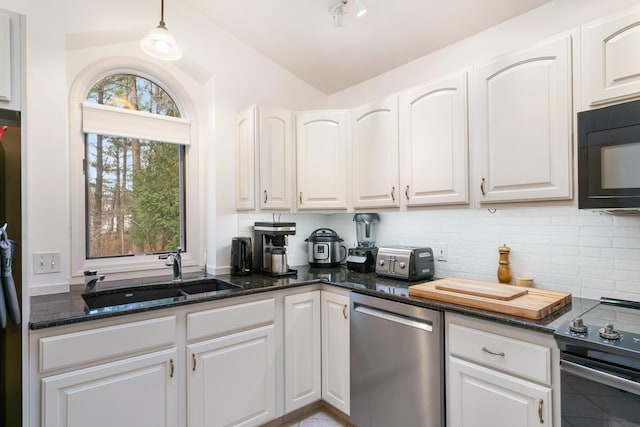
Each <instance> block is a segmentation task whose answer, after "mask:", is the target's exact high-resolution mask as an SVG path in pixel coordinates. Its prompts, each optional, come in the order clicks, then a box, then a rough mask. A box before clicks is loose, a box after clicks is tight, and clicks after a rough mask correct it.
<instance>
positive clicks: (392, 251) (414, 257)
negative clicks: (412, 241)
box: [376, 246, 434, 281]
mask: <svg viewBox="0 0 640 427" xmlns="http://www.w3.org/2000/svg"><path fill="white" fill-rule="evenodd" d="M433 273H434V263H433V251H432V250H431V248H420V247H414V246H384V247H380V248H378V255H377V257H376V274H378V275H379V276H387V277H393V278H396V279H404V280H409V281H414V280H425V279H431V278H432V277H433Z"/></svg>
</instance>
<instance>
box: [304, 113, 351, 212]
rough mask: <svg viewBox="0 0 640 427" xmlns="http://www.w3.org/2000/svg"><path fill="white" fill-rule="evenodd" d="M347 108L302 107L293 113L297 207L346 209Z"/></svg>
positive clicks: (347, 180) (306, 208) (305, 208)
mask: <svg viewBox="0 0 640 427" xmlns="http://www.w3.org/2000/svg"><path fill="white" fill-rule="evenodd" d="M348 117H349V116H348V112H347V111H304V112H300V113H298V114H297V116H296V137H297V138H296V144H297V145H296V148H297V162H296V167H297V185H298V197H297V207H298V209H299V210H323V209H332V210H344V209H347V207H348V205H347V196H348V191H347V186H348V182H349V179H348V167H349V166H348V165H349V163H348V160H349V159H348V157H349V156H348V152H349V137H348V134H347V129H348Z"/></svg>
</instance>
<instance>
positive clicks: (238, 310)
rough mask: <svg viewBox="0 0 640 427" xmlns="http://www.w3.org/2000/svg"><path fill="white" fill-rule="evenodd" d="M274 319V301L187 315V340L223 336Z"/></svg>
mask: <svg viewBox="0 0 640 427" xmlns="http://www.w3.org/2000/svg"><path fill="white" fill-rule="evenodd" d="M275 317H276V303H275V299H273V298H269V299H265V300H260V301H253V302H248V303H245V304H236V305H230V306H228V307H221V308H215V309H213V310H206V311H200V312H198V313H190V314H188V315H187V340H189V341H191V340H195V339H202V338H206V337H213V336H216V335H223V334H227V333H231V332H235V331H241V330H244V329H249V328H252V327H255V326H259V325H264V324H266V323H272V322H273V321H274V319H275Z"/></svg>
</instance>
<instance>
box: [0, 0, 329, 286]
mask: <svg viewBox="0 0 640 427" xmlns="http://www.w3.org/2000/svg"><path fill="white" fill-rule="evenodd" d="M0 8H5V9H9V10H14V11H17V12H20V13H23V14H25V15H26V19H27V43H26V51H27V81H26V85H27V99H26V101H25V103H24V106H23V128H24V135H25V146H26V147H25V151H26V152H25V153H23V155H24V156H26V159H27V160H26V170H25V171H24V176H23V181H24V182H25V183H26V184H25V188H26V191H25V194H24V195H23V197H25V198H26V205H27V209H26V212H25V218H24V228H25V230H26V231H25V242H24V251H25V252H24V253H25V259H26V260H29V261H30V260H31V258H32V256H31V254H32V253H33V252H49V251H57V252H61V254H62V271H61V272H60V273H59V274H47V275H33V274H32V273H31V270H32V268H31V267H30V266H27V268H26V269H27V271H26V273H27V274H25V280H24V282H25V286H28V287H29V288H30V293H31V294H32V295H33V294H38V293H47V292H51V291H56V290H60V289H65V288H66V285H67V284H68V282H69V279H70V266H69V264H70V251H71V239H70V199H71V194H70V187H71V181H70V180H71V179H75V177H74V178H72V177H71V176H70V175H69V173H68V170H69V134H68V117H69V115H68V111H69V106H68V97H69V89H70V86H71V84H72V82H73V80H74V79H75V76H76V74H77V72H78V70H80V69H82V68H83V66H84V65H86V64H88V63H89V62H91V61H93V60H97V59H100V58H101V57H102V58H104V57H109V56H113V55H117V56H131V57H135V58H139V59H141V60H145V61H151V60H150V59H149V58H147V57H145V56H144V55H143V54H142V53H141V52H140V50H139V48H138V42H139V40H140V39H141V38H142V37H144V35H146V33H147V32H148V31H149V30H150V29H151V28H152V27H154V26H156V25H157V22H158V19H159V10H158V9H159V2H158V1H156V0H138V1H134V2H132V1H125V0H111V1H108V2H105V1H99V0H61V1H55V2H45V1H38V0H22V1H15V0H0ZM165 18H166V19H165V20H166V22H167V26H168V27H169V29H170V30H171V32H172V33H173V34H174V35H175V36H176V38H177V40H178V42H179V43H180V44H181V46H182V47H183V50H184V57H183V59H181V60H179V61H178V62H176V63H162V62H159V61H157V62H154V67H159V68H161V69H162V70H163V71H164V72H168V73H171V74H173V75H175V76H176V78H180V79H182V83H183V86H184V88H185V89H186V90H187V93H188V96H189V97H191V100H190V101H191V102H192V103H193V104H195V106H196V109H197V112H198V114H199V116H200V121H201V128H202V129H203V132H200V137H201V140H200V141H199V143H201V144H206V146H207V158H206V160H205V161H203V164H204V166H205V171H204V173H205V176H204V179H203V180H204V181H206V183H207V187H208V189H207V190H206V191H207V201H208V212H207V220H206V224H207V230H203V233H206V235H207V240H208V250H207V253H208V254H209V256H208V264H209V266H210V267H213V266H215V265H220V264H224V265H228V259H226V258H228V255H227V253H228V252H225V251H224V246H225V245H226V246H227V247H228V244H229V242H230V240H231V237H232V236H234V235H236V233H237V226H238V225H237V215H236V213H235V207H234V200H235V198H234V195H235V179H234V178H233V177H234V176H235V175H234V172H235V154H234V151H233V145H234V139H235V127H234V123H235V116H236V113H237V111H239V110H240V109H241V108H244V107H246V106H247V105H249V104H251V103H254V102H257V103H263V104H269V105H278V106H282V107H285V108H290V109H302V108H326V96H325V95H324V94H323V93H321V92H319V91H318V90H316V89H314V88H312V87H311V86H309V85H308V84H306V83H305V82H303V81H302V80H300V79H298V78H297V77H295V76H293V75H292V74H291V73H289V72H288V71H286V70H284V69H282V68H281V67H280V66H278V65H277V64H275V63H273V62H272V61H270V60H269V59H267V58H265V57H264V56H262V55H261V54H259V53H258V52H257V51H255V50H254V49H252V48H251V47H249V46H247V45H246V44H244V43H242V42H240V41H239V40H237V39H235V38H234V37H232V36H230V35H229V34H228V33H226V32H224V31H222V30H221V29H219V28H218V27H217V26H216V25H214V24H213V23H212V22H210V21H209V20H207V19H206V18H205V17H204V16H203V14H201V13H200V12H199V11H196V10H193V9H191V8H189V7H188V6H185V5H184V4H180V5H179V7H178V6H177V5H176V2H173V4H171V3H169V4H167V5H166V10H165Z"/></svg>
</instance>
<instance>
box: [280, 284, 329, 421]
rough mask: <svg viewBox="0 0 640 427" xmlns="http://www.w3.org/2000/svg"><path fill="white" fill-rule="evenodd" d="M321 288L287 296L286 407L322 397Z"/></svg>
mask: <svg viewBox="0 0 640 427" xmlns="http://www.w3.org/2000/svg"><path fill="white" fill-rule="evenodd" d="M320 369H321V366H320V291H311V292H304V293H301V294H295V295H287V296H285V297H284V396H285V397H284V409H285V412H291V411H294V410H296V409H298V408H301V407H303V406H305V405H308V404H309V403H312V402H315V401H317V400H320V398H321V394H320V381H321V380H320Z"/></svg>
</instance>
